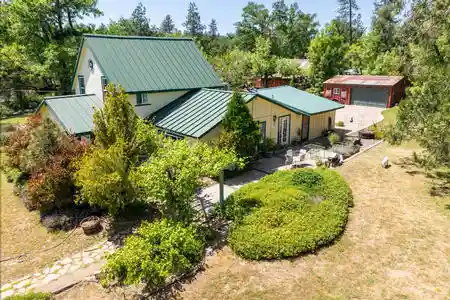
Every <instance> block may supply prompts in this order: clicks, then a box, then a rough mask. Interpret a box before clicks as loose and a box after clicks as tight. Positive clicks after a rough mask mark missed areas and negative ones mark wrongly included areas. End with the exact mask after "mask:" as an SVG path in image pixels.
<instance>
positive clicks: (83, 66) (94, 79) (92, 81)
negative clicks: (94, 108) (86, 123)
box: [74, 47, 103, 99]
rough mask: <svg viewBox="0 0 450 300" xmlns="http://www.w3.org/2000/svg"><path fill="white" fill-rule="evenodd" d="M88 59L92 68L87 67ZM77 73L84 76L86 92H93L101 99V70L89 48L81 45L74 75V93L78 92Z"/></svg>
mask: <svg viewBox="0 0 450 300" xmlns="http://www.w3.org/2000/svg"><path fill="white" fill-rule="evenodd" d="M89 60H92V62H93V63H94V68H93V70H90V69H89ZM78 75H83V76H84V85H85V88H86V94H95V95H96V96H97V97H98V98H99V99H103V89H102V80H101V77H102V75H103V74H102V71H101V70H100V67H99V65H98V63H97V61H96V60H95V58H94V55H93V54H92V51H91V50H90V49H89V48H86V47H83V49H82V50H81V56H80V60H79V61H78V66H77V74H76V76H75V84H74V88H75V94H77V95H78V94H80V87H79V82H78Z"/></svg>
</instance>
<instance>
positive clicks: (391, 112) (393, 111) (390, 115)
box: [381, 106, 398, 126]
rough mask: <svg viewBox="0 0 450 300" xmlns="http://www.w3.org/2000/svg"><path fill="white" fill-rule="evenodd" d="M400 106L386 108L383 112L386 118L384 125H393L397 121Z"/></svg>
mask: <svg viewBox="0 0 450 300" xmlns="http://www.w3.org/2000/svg"><path fill="white" fill-rule="evenodd" d="M397 113H398V106H395V107H392V108H388V109H386V110H384V111H383V112H382V113H381V114H382V115H383V117H384V119H383V121H382V123H383V125H386V126H387V125H393V124H394V123H395V119H396V118H397Z"/></svg>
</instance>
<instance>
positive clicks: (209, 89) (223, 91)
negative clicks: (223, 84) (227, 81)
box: [200, 88, 254, 95]
mask: <svg viewBox="0 0 450 300" xmlns="http://www.w3.org/2000/svg"><path fill="white" fill-rule="evenodd" d="M200 90H205V91H214V92H221V93H228V94H232V93H233V92H234V91H230V90H219V89H213V88H201V89H200ZM239 93H241V94H248V95H254V93H251V92H246V91H239Z"/></svg>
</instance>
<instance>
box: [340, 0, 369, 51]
mask: <svg viewBox="0 0 450 300" xmlns="http://www.w3.org/2000/svg"><path fill="white" fill-rule="evenodd" d="M338 5H339V8H338V20H340V21H341V22H343V24H345V28H344V32H345V36H346V40H347V42H348V43H349V44H353V41H355V40H356V39H358V38H359V37H360V36H361V35H362V34H363V32H364V27H363V24H362V20H361V14H360V13H358V11H359V6H358V4H357V3H356V0H338Z"/></svg>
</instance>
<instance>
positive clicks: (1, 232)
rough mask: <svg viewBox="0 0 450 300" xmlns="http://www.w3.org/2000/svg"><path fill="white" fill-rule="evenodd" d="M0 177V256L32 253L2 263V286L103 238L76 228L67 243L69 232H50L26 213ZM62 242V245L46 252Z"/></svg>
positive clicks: (36, 217)
mask: <svg viewBox="0 0 450 300" xmlns="http://www.w3.org/2000/svg"><path fill="white" fill-rule="evenodd" d="M0 176H1V178H0V179H1V182H0V186H1V190H0V193H1V194H0V195H1V200H0V212H1V214H0V216H1V223H0V225H1V226H0V238H1V247H0V254H1V255H0V257H1V259H2V260H4V259H6V258H9V257H13V256H16V255H20V254H22V253H25V252H31V253H32V254H31V255H27V256H25V257H22V258H20V259H13V260H9V261H4V262H1V264H0V273H1V283H2V284H4V283H6V282H10V281H13V280H15V279H19V278H21V277H22V276H25V275H28V274H31V273H33V272H38V271H39V270H41V269H42V268H43V267H45V266H46V265H48V264H51V263H53V262H54V261H56V260H59V259H62V258H64V257H66V256H68V255H70V254H73V253H77V252H79V251H82V250H83V249H86V248H87V247H89V246H90V245H93V244H95V243H97V242H99V241H100V240H101V239H102V238H101V237H100V236H90V237H87V236H85V235H84V233H83V231H82V229H81V228H78V229H76V230H75V231H74V232H73V234H72V235H71V236H70V237H69V238H68V239H67V240H66V241H64V239H65V238H66V237H67V236H68V235H69V234H70V232H67V233H66V232H59V233H49V232H47V230H46V228H45V227H43V226H42V225H41V224H40V223H39V213H38V212H29V211H28V210H26V208H25V207H24V206H23V204H22V201H21V200H20V199H19V198H18V197H17V196H16V195H15V194H14V193H13V185H12V184H10V183H8V182H7V181H6V176H5V175H4V174H3V173H0ZM63 241H64V243H63V244H62V245H60V246H58V247H56V248H54V249H51V250H49V251H45V250H46V249H49V248H51V247H53V246H55V245H57V244H59V243H61V242H63Z"/></svg>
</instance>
